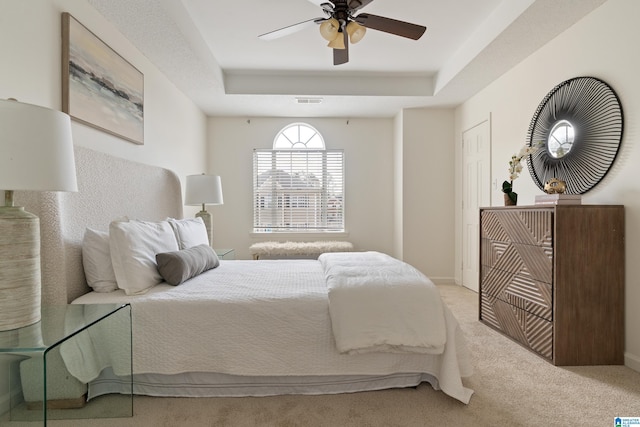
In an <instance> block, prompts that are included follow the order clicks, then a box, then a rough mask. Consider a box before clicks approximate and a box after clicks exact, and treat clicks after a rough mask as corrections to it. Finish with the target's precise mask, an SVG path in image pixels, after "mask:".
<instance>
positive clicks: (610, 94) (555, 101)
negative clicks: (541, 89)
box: [527, 77, 624, 194]
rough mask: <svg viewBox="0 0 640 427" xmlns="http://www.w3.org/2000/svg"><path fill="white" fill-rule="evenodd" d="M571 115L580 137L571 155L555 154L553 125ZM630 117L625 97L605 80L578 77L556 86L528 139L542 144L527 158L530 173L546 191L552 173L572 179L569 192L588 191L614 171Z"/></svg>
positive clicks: (547, 96) (567, 180) (545, 102)
mask: <svg viewBox="0 0 640 427" xmlns="http://www.w3.org/2000/svg"><path fill="white" fill-rule="evenodd" d="M560 120H567V121H568V122H570V123H571V125H572V126H573V127H574V130H575V141H574V143H573V146H572V148H571V151H569V152H568V153H567V154H566V155H565V156H563V157H561V158H555V157H553V156H552V155H551V154H550V153H549V150H548V147H547V141H548V139H549V135H550V132H551V129H552V128H553V126H554V125H555V124H556V123H557V122H558V121H560ZM623 127H624V118H623V113H622V106H621V104H620V99H619V98H618V96H617V95H616V93H615V92H614V90H613V89H612V88H611V87H610V86H609V85H608V84H607V83H605V82H604V81H602V80H600V79H598V78H595V77H575V78H572V79H569V80H565V81H564V82H562V83H560V84H559V85H557V86H556V87H554V88H553V89H552V90H551V91H550V92H549V93H548V94H547V95H546V96H545V97H544V99H543V100H542V102H541V103H540V105H539V106H538V108H537V110H536V112H535V114H534V115H533V118H532V120H531V124H530V125H529V130H528V132H527V142H528V145H529V146H531V147H534V146H538V147H539V149H538V150H537V151H536V152H535V153H533V154H532V155H531V156H528V157H527V166H528V167H529V173H530V174H531V177H532V178H533V181H534V182H535V183H536V185H537V186H538V187H539V188H540V189H541V190H544V184H545V183H546V182H547V181H548V180H549V179H551V178H558V179H560V180H562V181H565V182H566V184H567V189H566V194H584V193H586V192H587V191H589V190H591V189H592V188H593V187H595V186H596V185H597V184H598V183H600V181H602V179H603V178H604V176H605V175H606V174H607V172H609V170H610V169H611V166H612V165H613V162H614V160H615V158H616V156H617V154H618V151H619V148H620V144H621V143H622V134H623Z"/></svg>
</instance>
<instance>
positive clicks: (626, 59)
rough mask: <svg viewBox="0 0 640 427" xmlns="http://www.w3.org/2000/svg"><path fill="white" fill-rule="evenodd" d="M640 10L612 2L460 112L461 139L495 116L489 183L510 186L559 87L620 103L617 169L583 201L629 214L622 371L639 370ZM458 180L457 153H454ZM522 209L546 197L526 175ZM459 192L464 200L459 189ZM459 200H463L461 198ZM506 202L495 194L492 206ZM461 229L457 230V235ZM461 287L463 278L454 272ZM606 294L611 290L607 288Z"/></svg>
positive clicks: (520, 184) (627, 0)
mask: <svg viewBox="0 0 640 427" xmlns="http://www.w3.org/2000/svg"><path fill="white" fill-rule="evenodd" d="M638 16H640V2H638V1H636V0H609V1H608V2H607V3H605V4H604V5H602V6H601V7H600V8H598V9H596V10H595V11H594V12H593V13H591V14H590V15H588V16H586V17H585V18H584V19H583V20H581V21H580V22H578V23H577V24H576V25H574V26H573V27H572V28H570V29H569V30H567V31H565V32H564V33H562V34H561V35H560V36H558V37H557V38H556V39H554V40H552V41H551V42H550V43H548V44H547V45H546V46H544V47H543V48H541V49H540V50H539V51H538V52H536V53H534V54H533V55H531V56H530V57H528V58H527V59H526V60H524V61H523V62H522V63H520V64H519V65H518V66H516V67H514V68H513V69H512V70H511V71H509V72H508V73H506V74H505V75H504V76H502V77H501V78H500V79H498V80H496V81H495V82H493V83H492V84H491V85H489V86H488V87H487V88H485V89H484V90H482V91H481V92H480V93H478V94H477V95H476V96H474V97H473V98H471V99H470V100H468V101H467V102H465V103H464V104H463V105H462V106H460V107H459V108H457V110H456V125H455V127H456V134H457V135H460V134H461V132H462V130H464V129H466V128H468V127H470V126H471V125H473V124H475V123H478V122H479V121H481V120H482V119H483V118H485V117H487V116H488V115H489V114H490V115H491V119H492V120H491V121H492V124H491V129H492V158H491V160H492V169H491V170H492V180H496V181H497V182H498V183H501V182H502V181H503V180H504V179H506V169H507V167H508V160H509V158H510V156H511V154H512V153H514V152H516V151H517V150H518V149H519V148H520V147H521V146H522V145H523V144H524V143H525V139H526V134H527V129H528V126H529V122H530V120H531V117H532V116H533V114H534V112H535V110H536V108H537V106H538V104H539V103H540V102H541V100H542V98H543V97H544V96H545V95H546V94H547V93H548V92H549V91H550V90H551V89H552V88H553V87H554V86H555V85H556V84H558V83H560V82H562V81H564V80H566V79H569V78H572V77H577V76H593V77H598V78H600V79H603V80H604V81H606V82H607V83H608V84H609V85H611V86H612V87H613V89H614V90H615V91H616V92H617V94H618V96H619V97H620V100H621V102H622V107H623V109H624V117H625V123H624V126H625V129H624V137H623V142H622V147H621V151H620V153H619V155H618V158H617V160H616V162H615V164H614V167H613V168H612V170H611V171H610V172H609V174H608V175H607V176H606V178H605V179H604V180H603V182H601V183H600V184H599V185H598V186H597V187H595V189H593V190H592V191H590V192H588V193H587V194H585V195H584V197H583V203H588V204H624V205H625V206H626V251H627V252H626V254H627V255H626V306H625V311H626V357H625V361H626V362H625V363H626V364H627V365H628V366H631V367H633V368H634V369H636V370H640V334H638V331H639V330H640V311H638V310H637V309H636V305H637V304H638V303H640V279H639V278H640V264H639V263H638V262H637V261H636V256H637V254H638V253H639V251H640V197H638V196H639V195H640V184H638V178H637V177H638V173H637V166H636V165H638V164H640V134H639V133H638V128H639V127H640V80H639V79H638V73H637V70H638V69H639V68H640V51H638V49H637V46H636V45H637V40H639V39H640V27H638V25H637V22H636V21H637V17H638ZM455 165H456V167H457V175H458V176H461V171H460V168H459V165H460V152H459V150H457V152H456V161H455ZM514 186H515V191H516V192H517V193H518V194H519V196H518V203H519V204H531V203H533V201H534V196H535V195H536V194H541V192H540V190H538V188H537V187H536V186H535V184H534V183H533V181H532V179H531V177H530V176H529V174H528V173H526V171H525V173H524V174H522V175H521V177H520V178H518V180H516V181H514ZM456 190H457V192H458V194H460V184H459V183H458V185H457V187H456ZM458 199H459V197H458ZM501 203H502V194H501V192H500V190H499V188H498V189H495V190H494V191H493V192H492V204H493V205H500V204H501ZM457 228H458V229H459V227H457ZM456 275H457V278H458V280H459V278H460V271H459V270H458V269H456ZM602 286H607V284H606V283H603V284H602Z"/></svg>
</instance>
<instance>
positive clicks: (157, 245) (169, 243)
mask: <svg viewBox="0 0 640 427" xmlns="http://www.w3.org/2000/svg"><path fill="white" fill-rule="evenodd" d="M109 247H110V249H111V261H112V263H113V270H114V272H115V274H116V279H117V280H116V281H117V283H118V288H120V289H123V290H124V292H125V293H126V294H127V295H138V294H143V293H145V292H147V291H148V290H149V289H150V288H152V287H153V286H155V285H157V284H158V283H160V282H162V276H160V273H158V265H157V264H156V254H157V253H161V252H171V251H177V250H178V242H177V241H176V236H175V235H174V233H173V229H172V228H171V226H170V225H169V223H168V222H167V221H162V222H146V221H136V220H134V221H129V222H122V221H114V222H112V223H111V224H110V225H109Z"/></svg>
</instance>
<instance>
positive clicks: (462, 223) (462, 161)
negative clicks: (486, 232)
mask: <svg viewBox="0 0 640 427" xmlns="http://www.w3.org/2000/svg"><path fill="white" fill-rule="evenodd" d="M484 123H487V124H488V132H487V133H488V135H487V136H488V144H487V150H488V153H486V155H487V158H488V162H489V163H488V165H487V166H488V170H489V177H488V180H487V182H486V183H485V185H486V186H487V194H488V199H489V200H488V201H487V203H488V206H491V204H492V188H491V186H492V176H493V173H492V160H491V152H492V147H493V143H492V139H493V135H492V120H491V113H489V114H488V116H487V117H486V118H484V119H482V120H479V121H478V122H476V123H474V124H473V125H471V126H468V127H465V128H464V129H463V130H462V131H461V132H460V136H459V137H460V139H459V143H460V152H461V155H460V172H461V174H460V181H461V182H460V224H459V226H460V228H459V229H460V266H459V268H460V285H461V286H463V287H465V288H467V289H470V290H473V289H471V288H469V287H467V286H465V283H464V277H465V275H464V259H465V251H466V250H467V247H466V240H467V239H466V238H465V224H466V222H465V221H466V219H465V209H466V208H465V207H464V202H465V200H464V195H465V187H466V182H465V180H464V179H463V178H464V176H465V170H464V169H465V165H466V151H465V149H464V134H465V133H466V132H468V131H470V130H472V129H474V128H476V127H478V126H481V125H483V124H484ZM479 243H480V242H479V240H478V244H479ZM478 250H479V248H478ZM478 253H479V252H478ZM478 269H480V260H479V259H478ZM478 273H479V272H478ZM478 281H479V277H478Z"/></svg>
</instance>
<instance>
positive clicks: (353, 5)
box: [349, 0, 373, 13]
mask: <svg viewBox="0 0 640 427" xmlns="http://www.w3.org/2000/svg"><path fill="white" fill-rule="evenodd" d="M372 1H373V0H349V10H350V11H351V13H353V12H356V11H358V10H360V9H362V8H363V7H365V6H366V5H368V4H369V3H371V2H372Z"/></svg>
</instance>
